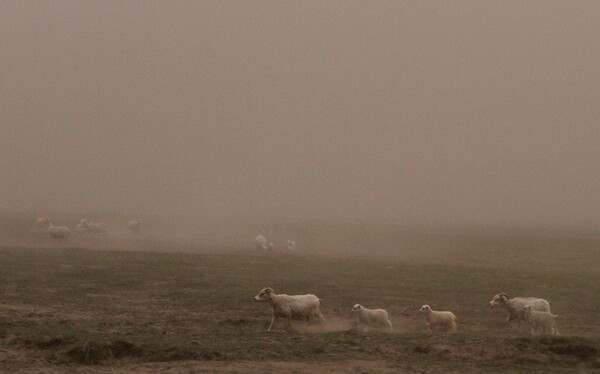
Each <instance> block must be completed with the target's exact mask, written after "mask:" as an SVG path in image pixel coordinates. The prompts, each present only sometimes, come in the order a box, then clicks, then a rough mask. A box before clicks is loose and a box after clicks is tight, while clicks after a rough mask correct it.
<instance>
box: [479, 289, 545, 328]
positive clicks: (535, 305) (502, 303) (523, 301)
mask: <svg viewBox="0 0 600 374" xmlns="http://www.w3.org/2000/svg"><path fill="white" fill-rule="evenodd" d="M489 305H490V307H492V308H493V307H501V308H505V309H506V310H508V317H507V318H506V322H510V321H513V320H524V319H525V318H524V315H523V308H524V307H525V305H531V309H532V310H533V311H538V312H550V303H549V302H548V301H547V300H544V299H539V298H537V297H515V298H512V299H510V298H509V297H508V295H507V294H505V293H499V294H497V295H494V297H493V298H492V300H491V301H490V302H489Z"/></svg>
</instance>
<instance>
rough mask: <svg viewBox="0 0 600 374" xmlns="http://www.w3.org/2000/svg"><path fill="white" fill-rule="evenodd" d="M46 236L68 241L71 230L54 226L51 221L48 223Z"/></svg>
mask: <svg viewBox="0 0 600 374" xmlns="http://www.w3.org/2000/svg"><path fill="white" fill-rule="evenodd" d="M48 234H49V235H50V237H51V238H53V239H64V240H68V239H69V236H70V235H71V230H69V228H68V227H65V226H54V225H53V224H52V221H50V223H49V226H48Z"/></svg>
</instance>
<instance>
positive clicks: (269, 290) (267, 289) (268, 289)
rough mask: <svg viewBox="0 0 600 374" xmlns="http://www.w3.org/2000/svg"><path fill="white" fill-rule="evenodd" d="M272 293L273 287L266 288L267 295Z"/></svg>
mask: <svg viewBox="0 0 600 374" xmlns="http://www.w3.org/2000/svg"><path fill="white" fill-rule="evenodd" d="M271 292H273V289H272V288H271V287H267V288H265V293H271Z"/></svg>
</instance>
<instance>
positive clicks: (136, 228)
mask: <svg viewBox="0 0 600 374" xmlns="http://www.w3.org/2000/svg"><path fill="white" fill-rule="evenodd" d="M141 229H142V221H140V220H131V221H129V223H128V224H127V230H129V232H131V233H132V234H133V235H138V234H139V233H140V230H141Z"/></svg>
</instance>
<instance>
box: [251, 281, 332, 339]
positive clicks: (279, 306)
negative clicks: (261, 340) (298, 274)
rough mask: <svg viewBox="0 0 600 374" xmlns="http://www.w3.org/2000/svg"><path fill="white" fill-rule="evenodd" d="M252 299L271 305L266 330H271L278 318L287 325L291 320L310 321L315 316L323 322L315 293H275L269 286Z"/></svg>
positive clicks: (323, 318)
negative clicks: (270, 314)
mask: <svg viewBox="0 0 600 374" xmlns="http://www.w3.org/2000/svg"><path fill="white" fill-rule="evenodd" d="M254 301H256V302H266V303H268V304H269V305H271V306H272V307H273V317H272V318H271V324H270V325H269V328H268V329H267V332H269V331H271V328H273V325H274V324H275V321H277V319H279V318H285V319H286V320H287V322H288V326H291V323H292V320H302V321H310V320H311V319H314V318H316V319H318V320H319V321H320V322H325V317H324V316H323V314H321V300H320V299H319V298H318V297H316V296H315V295H311V294H308V295H285V294H280V295H276V294H275V292H273V289H272V288H271V287H267V288H263V289H262V290H260V292H259V293H258V295H256V296H254Z"/></svg>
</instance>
